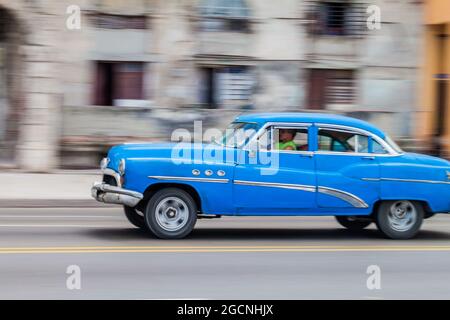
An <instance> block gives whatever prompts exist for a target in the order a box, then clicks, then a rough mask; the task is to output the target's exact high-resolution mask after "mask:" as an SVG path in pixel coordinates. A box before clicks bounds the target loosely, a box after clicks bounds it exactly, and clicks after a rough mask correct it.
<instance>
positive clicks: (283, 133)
mask: <svg viewBox="0 0 450 320" xmlns="http://www.w3.org/2000/svg"><path fill="white" fill-rule="evenodd" d="M295 133H296V132H295V130H293V129H280V131H279V142H278V143H277V149H278V150H297V145H296V144H295V142H294V137H295Z"/></svg>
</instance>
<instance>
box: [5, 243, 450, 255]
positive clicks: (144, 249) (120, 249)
mask: <svg viewBox="0 0 450 320" xmlns="http://www.w3.org/2000/svg"><path fill="white" fill-rule="evenodd" d="M373 251H385V252H392V251H396V252H399V251H405V252H406V251H450V246H433V245H430V246H413V245H411V246H113V247H111V246H85V247H9V248H8V247H0V254H18V253H26V254H31V253H202V252H203V253H215V252H218V253H220V252H373Z"/></svg>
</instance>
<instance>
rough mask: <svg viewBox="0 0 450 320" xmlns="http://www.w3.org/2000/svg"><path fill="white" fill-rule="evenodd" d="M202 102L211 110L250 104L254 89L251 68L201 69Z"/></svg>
mask: <svg viewBox="0 0 450 320" xmlns="http://www.w3.org/2000/svg"><path fill="white" fill-rule="evenodd" d="M200 75H201V82H200V102H201V103H202V104H204V105H207V106H208V107H210V108H216V107H219V106H223V105H246V104H248V102H249V100H250V97H251V94H252V88H253V83H254V80H253V74H252V73H251V72H250V70H249V68H247V67H243V66H233V67H201V68H200Z"/></svg>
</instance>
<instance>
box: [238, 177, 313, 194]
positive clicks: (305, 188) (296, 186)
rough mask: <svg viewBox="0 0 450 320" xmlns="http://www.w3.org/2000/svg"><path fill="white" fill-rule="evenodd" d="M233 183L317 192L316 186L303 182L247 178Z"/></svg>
mask: <svg viewBox="0 0 450 320" xmlns="http://www.w3.org/2000/svg"><path fill="white" fill-rule="evenodd" d="M233 183H234V184H238V185H243V186H256V187H271V188H282V189H292V190H301V191H308V192H316V187H315V186H307V185H301V184H288V183H276V182H259V181H245V180H234V181H233Z"/></svg>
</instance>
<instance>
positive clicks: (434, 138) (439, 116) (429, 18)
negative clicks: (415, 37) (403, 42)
mask: <svg viewBox="0 0 450 320" xmlns="http://www.w3.org/2000/svg"><path fill="white" fill-rule="evenodd" d="M424 36H425V46H424V47H425V48H426V51H425V54H424V64H423V71H422V76H423V82H422V89H421V92H422V97H421V99H422V103H421V106H422V108H421V110H422V112H421V114H420V116H421V121H420V124H421V126H420V127H419V129H420V130H418V138H419V139H421V141H423V142H424V145H425V146H426V148H427V149H428V150H429V152H430V153H432V154H435V155H438V156H445V157H449V156H450V90H449V81H450V1H446V0H429V1H426V5H425V34H424Z"/></svg>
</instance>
